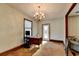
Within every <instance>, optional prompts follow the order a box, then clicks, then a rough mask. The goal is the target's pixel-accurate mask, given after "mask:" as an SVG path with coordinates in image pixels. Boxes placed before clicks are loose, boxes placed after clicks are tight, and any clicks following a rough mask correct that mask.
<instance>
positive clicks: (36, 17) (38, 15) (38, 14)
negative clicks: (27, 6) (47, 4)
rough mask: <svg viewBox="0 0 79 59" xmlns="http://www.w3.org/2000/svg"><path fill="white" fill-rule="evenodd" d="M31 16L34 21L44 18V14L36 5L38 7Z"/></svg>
mask: <svg viewBox="0 0 79 59" xmlns="http://www.w3.org/2000/svg"><path fill="white" fill-rule="evenodd" d="M33 17H34V19H35V20H36V21H41V20H42V19H44V18H45V14H44V13H43V12H41V11H40V6H38V9H37V11H36V13H35V14H34V16H33Z"/></svg>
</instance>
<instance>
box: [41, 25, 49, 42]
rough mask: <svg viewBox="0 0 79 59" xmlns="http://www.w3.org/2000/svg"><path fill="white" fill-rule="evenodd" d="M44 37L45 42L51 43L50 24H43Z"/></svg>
mask: <svg viewBox="0 0 79 59" xmlns="http://www.w3.org/2000/svg"><path fill="white" fill-rule="evenodd" d="M42 31H43V32H42V36H43V40H44V41H49V39H50V24H43V26H42Z"/></svg>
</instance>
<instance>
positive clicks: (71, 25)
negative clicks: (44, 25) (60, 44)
mask: <svg viewBox="0 0 79 59" xmlns="http://www.w3.org/2000/svg"><path fill="white" fill-rule="evenodd" d="M68 35H69V36H74V35H76V36H79V16H70V17H69V19H68Z"/></svg>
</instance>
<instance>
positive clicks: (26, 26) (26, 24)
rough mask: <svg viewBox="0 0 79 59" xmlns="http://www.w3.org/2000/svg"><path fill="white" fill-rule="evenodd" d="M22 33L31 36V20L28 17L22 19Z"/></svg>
mask: <svg viewBox="0 0 79 59" xmlns="http://www.w3.org/2000/svg"><path fill="white" fill-rule="evenodd" d="M24 33H25V34H24V35H25V37H26V36H32V21H30V20H28V19H24Z"/></svg>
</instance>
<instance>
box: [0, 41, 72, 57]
mask: <svg viewBox="0 0 79 59" xmlns="http://www.w3.org/2000/svg"><path fill="white" fill-rule="evenodd" d="M69 55H70V56H72V54H71V52H69ZM1 56H65V51H64V46H63V43H62V42H53V41H52V42H51V41H45V42H44V41H43V42H42V44H41V46H40V48H37V47H34V48H31V49H27V48H23V47H21V48H19V49H17V50H13V51H9V52H7V53H4V54H2V55H1Z"/></svg>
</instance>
